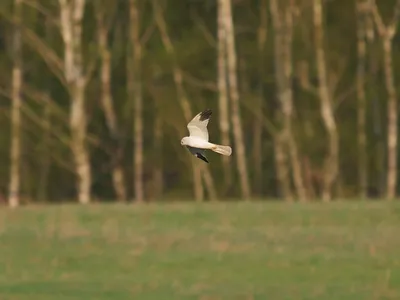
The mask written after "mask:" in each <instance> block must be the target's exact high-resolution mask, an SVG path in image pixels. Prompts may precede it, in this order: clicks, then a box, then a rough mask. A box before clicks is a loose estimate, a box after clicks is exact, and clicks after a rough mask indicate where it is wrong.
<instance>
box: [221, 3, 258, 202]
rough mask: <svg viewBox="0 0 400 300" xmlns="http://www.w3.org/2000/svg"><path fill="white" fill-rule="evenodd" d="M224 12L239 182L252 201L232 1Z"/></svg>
mask: <svg viewBox="0 0 400 300" xmlns="http://www.w3.org/2000/svg"><path fill="white" fill-rule="evenodd" d="M222 5H223V12H224V23H225V28H226V31H225V32H226V46H227V63H228V79H229V81H228V82H229V96H230V99H231V107H232V110H231V120H232V127H233V136H234V138H235V145H236V155H235V156H236V159H237V165H238V172H239V181H240V187H241V191H242V197H243V199H245V200H250V197H251V191H250V184H249V175H248V170H247V164H246V150H245V144H244V139H243V132H242V124H241V118H240V102H239V90H238V84H237V59H236V50H235V32H234V26H233V15H232V7H231V0H224V1H222Z"/></svg>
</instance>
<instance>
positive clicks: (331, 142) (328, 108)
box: [313, 0, 339, 202]
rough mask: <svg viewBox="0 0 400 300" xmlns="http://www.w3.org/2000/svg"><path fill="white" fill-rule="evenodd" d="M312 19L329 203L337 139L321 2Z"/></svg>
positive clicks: (315, 6) (325, 193)
mask: <svg viewBox="0 0 400 300" xmlns="http://www.w3.org/2000/svg"><path fill="white" fill-rule="evenodd" d="M313 19H314V39H315V40H314V42H315V52H316V63H317V74H318V82H319V84H318V93H319V98H320V101H321V106H320V107H321V116H322V119H323V122H324V125H325V129H326V131H327V133H328V154H327V157H326V159H325V166H324V182H323V187H322V200H323V201H325V202H326V201H330V200H331V198H332V188H333V185H334V183H335V181H336V179H337V175H338V171H339V169H338V167H339V138H338V132H337V126H336V121H335V117H334V112H333V108H332V99H331V95H330V91H329V87H328V78H327V70H326V69H327V67H326V61H325V50H324V29H323V24H322V3H321V0H314V1H313Z"/></svg>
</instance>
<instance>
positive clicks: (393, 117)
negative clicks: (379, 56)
mask: <svg viewBox="0 0 400 300" xmlns="http://www.w3.org/2000/svg"><path fill="white" fill-rule="evenodd" d="M371 1H372V4H371V5H372V6H371V9H372V14H373V16H374V20H375V25H376V27H377V30H378V34H379V36H380V38H381V40H382V47H383V68H384V72H385V84H386V91H387V94H388V105H387V119H388V128H387V138H388V140H387V164H388V166H387V180H386V197H387V198H388V199H389V200H392V199H394V198H395V197H396V187H397V143H398V142H397V133H398V132H397V131H398V130H397V126H398V125H397V119H398V112H397V91H396V86H395V81H394V74H393V62H392V59H393V54H392V41H393V38H394V36H395V34H396V30H397V25H398V20H399V17H400V0H397V2H396V6H395V8H394V16H393V19H392V22H391V23H390V24H389V25H388V26H386V25H385V24H384V22H383V20H382V17H381V15H380V14H379V11H378V6H377V5H376V2H375V1H374V0H371Z"/></svg>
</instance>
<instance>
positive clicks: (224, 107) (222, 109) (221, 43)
mask: <svg viewBox="0 0 400 300" xmlns="http://www.w3.org/2000/svg"><path fill="white" fill-rule="evenodd" d="M223 2H224V0H218V97H219V98H218V104H219V116H218V120H219V128H220V131H221V144H223V145H230V138H229V129H230V126H229V125H230V124H229V105H228V102H229V101H228V83H227V61H226V60H227V56H226V55H227V53H226V26H225V22H224V20H225V19H224V11H223ZM221 157H222V164H223V169H224V180H225V182H224V185H225V188H224V190H225V191H227V190H228V189H229V187H230V185H231V182H232V168H231V164H230V163H229V158H228V157H227V156H224V155H221Z"/></svg>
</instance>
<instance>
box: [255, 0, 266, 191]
mask: <svg viewBox="0 0 400 300" xmlns="http://www.w3.org/2000/svg"><path fill="white" fill-rule="evenodd" d="M267 11H268V7H267V1H266V0H262V2H261V9H260V25H259V26H258V30H257V46H258V75H259V97H258V98H257V104H256V109H258V110H260V111H261V112H262V110H263V107H264V105H263V102H264V97H265V95H264V80H265V76H266V73H265V43H266V40H267V26H268V25H267V21H268V20H267ZM253 126H254V127H253V128H254V140H253V163H254V166H253V167H254V181H253V187H254V192H255V193H257V194H258V195H259V196H262V186H263V185H262V164H263V160H262V158H263V154H262V153H263V152H262V149H263V148H262V135H263V125H262V121H261V120H260V119H259V118H256V119H255V120H254V125H253Z"/></svg>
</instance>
